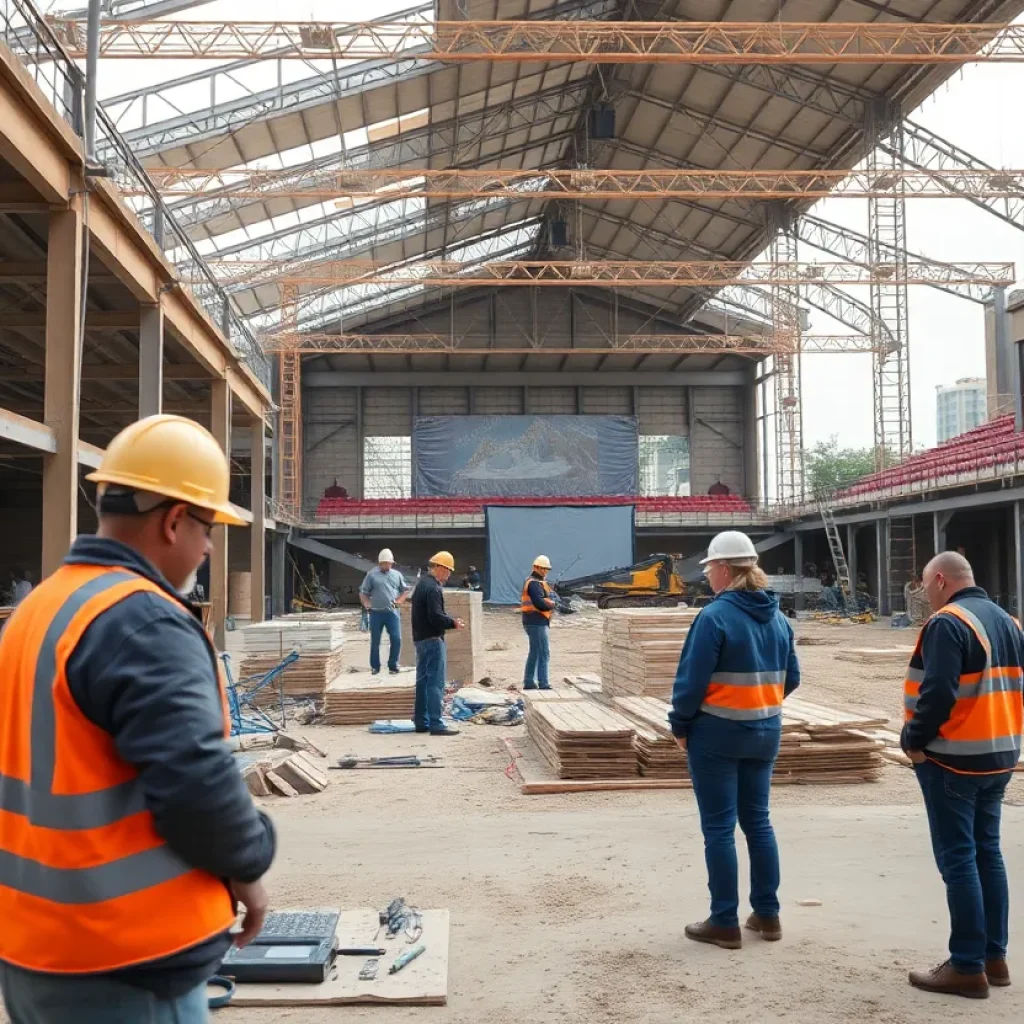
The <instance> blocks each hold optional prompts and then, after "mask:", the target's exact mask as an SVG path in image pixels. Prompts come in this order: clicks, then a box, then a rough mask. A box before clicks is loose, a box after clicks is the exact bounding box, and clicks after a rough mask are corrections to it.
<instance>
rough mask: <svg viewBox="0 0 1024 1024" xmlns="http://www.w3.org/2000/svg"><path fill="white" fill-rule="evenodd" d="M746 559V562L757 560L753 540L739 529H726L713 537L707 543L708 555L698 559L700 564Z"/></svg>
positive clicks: (751, 562)
mask: <svg viewBox="0 0 1024 1024" xmlns="http://www.w3.org/2000/svg"><path fill="white" fill-rule="evenodd" d="M740 558H742V559H746V560H748V564H750V565H754V564H755V563H756V562H757V551H756V550H755V548H754V542H753V541H752V540H751V539H750V538H749V537H748V536H747V535H746V534H745V533H741V532H740V531H739V530H726V531H725V532H724V533H720V534H718V536H717V537H713V538H712V540H711V543H710V545H708V557H707V558H702V559H701V560H700V564H701V565H707V563H708V562H719V561H722V562H731V561H733V560H734V559H740Z"/></svg>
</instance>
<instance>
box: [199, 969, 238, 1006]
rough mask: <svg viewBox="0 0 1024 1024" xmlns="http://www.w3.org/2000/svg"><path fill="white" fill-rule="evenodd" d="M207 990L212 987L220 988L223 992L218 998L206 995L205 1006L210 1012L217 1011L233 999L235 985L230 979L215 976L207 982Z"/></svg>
mask: <svg viewBox="0 0 1024 1024" xmlns="http://www.w3.org/2000/svg"><path fill="white" fill-rule="evenodd" d="M206 985H207V989H209V988H210V986H212V987H213V988H221V989H223V990H224V991H223V992H222V993H221V994H220V995H218V996H211V995H207V999H206V1005H207V1007H208V1008H209V1009H211V1010H219V1009H221V1008H222V1007H224V1006H227V1005H228V1003H230V1002H231V1000H232V999H233V998H234V995H235V983H234V982H233V981H232V980H231V979H230V978H224V977H221V975H219V974H215V975H214V976H213V977H212V978H210V979H209V980H208V981H207V982H206Z"/></svg>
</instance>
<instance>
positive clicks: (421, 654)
mask: <svg viewBox="0 0 1024 1024" xmlns="http://www.w3.org/2000/svg"><path fill="white" fill-rule="evenodd" d="M453 572H455V559H454V558H452V556H451V553H450V552H448V551H438V553H437V554H436V555H434V557H433V558H432V559H431V560H430V562H429V563H428V565H427V571H426V572H425V573H424V574H423V575H422V576H421V577H420V579H419V582H418V583H417V584H416V589H415V590H414V591H413V592H412V639H413V644H414V645H415V647H416V704H415V711H414V712H413V722H414V723H415V725H416V731H417V732H429V733H430V735H431V736H456V735H458V732H459V730H458V729H457V728H455V727H454V726H451V725H446V724H445V722H444V719H443V718H442V717H441V705H442V703H443V701H444V685H445V681H446V679H447V673H448V651H447V649H446V648H445V644H444V635H445V633H446V632H448V630H450V629H465V626H466V624H465V623H464V622H463V621H462V619H453V618H452V617H451V616H450V615H448V614H447V613H446V612H445V610H444V591H443V589H442V588H443V587H444V585H445V584H446V583H447V582H448V578H449V577H450V576H451V574H452V573H453Z"/></svg>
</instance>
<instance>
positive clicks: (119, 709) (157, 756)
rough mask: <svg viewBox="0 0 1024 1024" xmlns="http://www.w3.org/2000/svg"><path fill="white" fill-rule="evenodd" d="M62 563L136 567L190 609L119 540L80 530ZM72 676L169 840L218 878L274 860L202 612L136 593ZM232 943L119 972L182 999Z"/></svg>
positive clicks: (247, 876)
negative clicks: (227, 722)
mask: <svg viewBox="0 0 1024 1024" xmlns="http://www.w3.org/2000/svg"><path fill="white" fill-rule="evenodd" d="M65 562H67V563H69V564H72V565H104V566H112V567H116V568H119V569H129V570H131V571H132V572H136V573H138V574H139V575H140V576H145V577H146V579H149V580H152V581H153V582H154V583H156V584H158V585H159V586H160V587H161V588H162V589H163V590H165V591H167V593H168V594H171V595H173V596H174V597H175V598H176V600H178V601H179V602H180V603H181V604H182V605H183V606H184V607H185V608H187V609H188V610H189V611H190V612H191V611H192V609H191V607H190V606H189V605H188V604H187V603H186V602H185V601H184V600H182V598H181V597H180V596H179V595H178V594H177V592H176V591H175V590H174V588H173V587H171V585H170V584H169V583H168V582H167V581H166V580H165V579H164V578H163V577H162V576H161V575H160V573H158V572H157V571H156V569H154V568H153V566H152V565H150V564H149V562H147V561H146V560H145V559H144V558H143V557H142V556H141V555H139V554H138V553H137V552H136V551H134V550H132V549H131V548H130V547H127V546H126V545H124V544H121V543H119V542H118V541H114V540H104V539H102V538H99V537H91V536H89V537H79V538H78V539H77V540H76V541H75V543H74V545H73V546H72V548H71V551H70V553H69V554H68V556H67V558H66V559H65ZM67 677H68V687H69V688H70V690H71V695H72V697H73V698H74V700H75V703H76V704H77V705H78V706H79V708H80V709H81V711H82V713H83V714H84V715H85V717H86V718H88V719H89V721H91V722H92V723H93V724H94V725H96V726H98V727H99V728H100V729H103V730H105V731H106V732H108V733H110V735H111V736H112V737H113V738H114V743H115V745H116V746H117V752H118V753H119V754H120V755H121V757H123V758H124V760H125V761H127V762H128V763H129V764H131V765H132V766H133V767H134V768H135V769H136V770H137V771H138V773H139V780H140V782H141V783H142V787H143V790H144V792H145V796H146V806H147V808H148V809H149V811H150V812H151V813H152V815H153V820H154V823H155V825H156V830H157V832H159V833H160V835H161V836H162V837H163V839H164V840H165V841H166V843H167V845H168V846H169V847H170V848H171V849H172V850H173V851H174V852H175V853H176V854H178V856H179V857H181V858H182V860H184V861H185V862H186V863H188V864H191V865H192V866H193V867H196V868H202V869H203V870H204V871H208V872H210V874H212V875H216V876H217V877H219V878H224V879H225V880H226V879H234V880H236V881H240V882H254V881H256V880H257V879H259V878H261V877H262V876H263V874H264V873H265V872H266V871H267V869H268V868H269V867H270V864H271V861H273V859H274V850H275V836H274V828H273V826H272V825H271V823H270V819H269V818H268V817H267V816H266V815H265V814H262V813H261V812H259V811H257V810H256V807H255V806H254V804H253V802H252V797H251V796H250V795H249V791H248V789H247V788H246V785H245V783H244V782H243V781H242V776H241V774H240V773H239V771H238V768H237V767H236V766H235V762H234V759H233V758H232V756H231V753H230V751H229V750H228V746H227V744H226V743H225V742H224V730H223V721H224V716H223V711H222V707H221V701H220V693H219V683H218V682H217V669H216V663H215V661H214V657H213V653H212V651H211V650H210V647H209V644H208V643H207V641H206V638H205V636H204V633H203V626H202V622H201V620H200V619H199V618H198V616H196V615H194V614H192V615H188V616H185V615H181V614H179V613H178V612H177V611H175V610H174V608H172V607H171V606H169V605H168V603H167V602H166V601H165V600H164V599H163V598H160V597H156V596H155V595H153V594H147V593H141V594H133V595H131V596H130V597H127V598H125V600H123V601H120V602H119V603H118V604H115V605H114V606H113V607H112V608H109V609H108V610H107V611H105V612H103V613H102V614H101V615H99V616H97V618H96V619H95V621H93V622H92V623H91V624H90V626H89V628H88V629H87V630H86V631H85V633H84V634H83V635H82V638H81V640H79V642H78V646H77V647H76V648H75V650H74V652H73V653H72V655H71V657H70V658H69V659H68V665H67ZM168 912H169V913H174V912H178V911H176V910H175V909H174V908H168ZM181 912H187V908H184V909H183V910H182V911H181ZM229 945H230V939H229V937H228V935H227V933H225V934H223V935H219V936H215V937H214V938H212V939H209V940H208V941H206V942H203V943H201V944H200V945H198V946H194V947H193V948H191V949H188V950H185V951H183V952H181V953H178V954H175V955H174V956H170V957H167V958H166V959H164V960H158V961H153V962H151V963H147V964H141V965H138V966H135V967H130V968H125V969H123V970H120V971H115V972H113V975H114V976H116V977H117V978H119V979H120V980H122V981H125V982H129V983H131V984H134V985H137V986H139V987H141V988H145V989H148V990H149V991H151V992H153V993H155V994H156V995H158V996H159V997H161V998H174V997H175V996H177V995H181V994H183V993H185V992H187V991H189V990H190V989H192V988H194V987H195V986H196V985H199V984H201V983H202V982H203V981H204V980H205V979H206V978H209V977H210V976H211V975H212V974H213V973H214V972H215V970H216V968H217V966H218V965H219V964H220V961H221V959H222V958H223V956H224V953H225V952H226V951H227V949H228V947H229Z"/></svg>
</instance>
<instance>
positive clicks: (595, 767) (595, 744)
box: [526, 700, 637, 779]
mask: <svg viewBox="0 0 1024 1024" xmlns="http://www.w3.org/2000/svg"><path fill="white" fill-rule="evenodd" d="M526 730H527V732H528V733H529V735H530V737H531V739H532V740H533V742H534V743H535V744H536V745H537V749H538V750H539V751H540V752H541V754H542V755H543V756H544V759H545V760H546V761H547V762H548V764H550V765H551V767H552V769H553V770H554V772H555V774H556V775H557V776H558V777H559V778H560V779H620V778H626V777H629V776H635V775H636V774H637V755H636V750H635V749H634V747H633V731H634V729H633V725H632V723H631V722H630V721H629V720H628V719H626V718H624V717H623V716H622V715H619V714H617V713H616V712H614V711H610V710H608V709H607V708H603V707H601V706H600V705H599V704H595V703H593V702H592V701H589V700H563V701H559V700H536V701H528V702H527V705H526Z"/></svg>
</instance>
